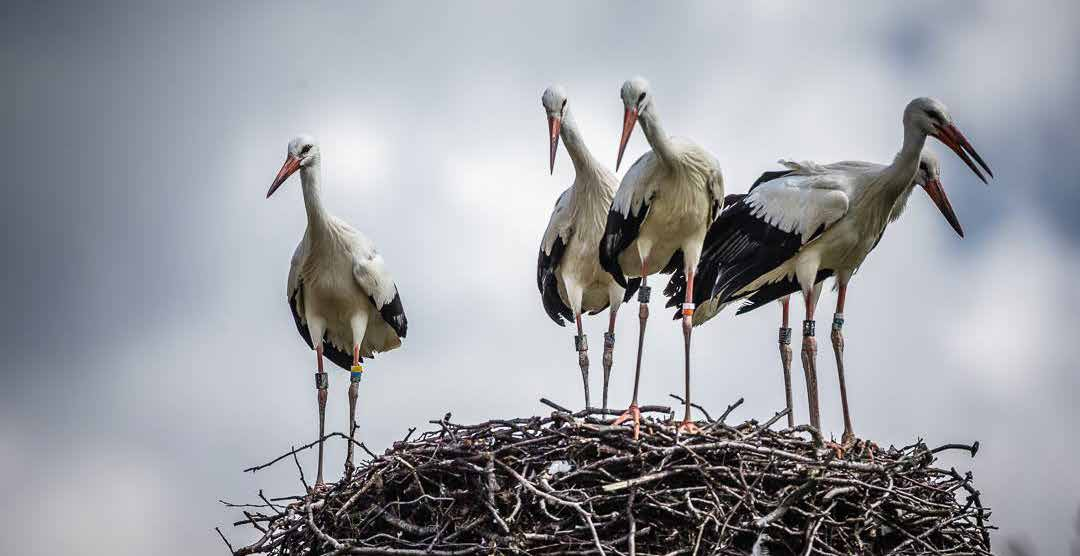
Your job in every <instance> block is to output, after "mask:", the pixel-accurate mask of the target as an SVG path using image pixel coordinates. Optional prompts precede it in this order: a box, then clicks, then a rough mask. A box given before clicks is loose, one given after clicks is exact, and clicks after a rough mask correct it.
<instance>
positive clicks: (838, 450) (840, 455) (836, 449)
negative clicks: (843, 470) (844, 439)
mask: <svg viewBox="0 0 1080 556" xmlns="http://www.w3.org/2000/svg"><path fill="white" fill-rule="evenodd" d="M825 447H826V448H828V449H830V450H832V451H833V453H834V454H836V459H844V451H845V449H844V447H843V446H841V445H839V444H837V443H835V442H833V441H831V440H830V441H828V442H826V443H825Z"/></svg>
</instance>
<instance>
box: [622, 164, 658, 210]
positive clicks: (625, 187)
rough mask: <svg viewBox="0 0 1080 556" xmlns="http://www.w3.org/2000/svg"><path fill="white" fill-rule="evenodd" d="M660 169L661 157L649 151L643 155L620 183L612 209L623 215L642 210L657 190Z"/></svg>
mask: <svg viewBox="0 0 1080 556" xmlns="http://www.w3.org/2000/svg"><path fill="white" fill-rule="evenodd" d="M660 171H661V164H660V158H659V157H658V156H656V154H655V153H653V152H652V151H649V152H647V153H645V154H643V155H641V156H640V157H639V158H638V159H637V160H636V161H635V162H634V164H633V165H632V166H630V169H629V170H627V171H626V175H624V176H623V179H622V181H621V182H620V183H619V189H618V191H616V192H615V200H614V201H613V202H612V205H611V210H612V211H615V212H618V213H620V214H622V215H623V216H627V215H629V214H630V213H631V212H633V213H634V214H637V213H638V212H640V209H641V205H642V204H643V203H646V202H648V200H649V199H651V198H652V196H653V194H654V193H655V192H656V187H657V179H656V178H657V177H658V174H659V172H660Z"/></svg>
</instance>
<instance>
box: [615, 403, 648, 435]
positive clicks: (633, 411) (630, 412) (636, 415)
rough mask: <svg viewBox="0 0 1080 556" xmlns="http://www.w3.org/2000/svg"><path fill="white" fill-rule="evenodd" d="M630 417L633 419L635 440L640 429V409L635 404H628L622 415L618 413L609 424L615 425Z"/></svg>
mask: <svg viewBox="0 0 1080 556" xmlns="http://www.w3.org/2000/svg"><path fill="white" fill-rule="evenodd" d="M631 419H633V421H634V440H637V439H638V436H640V431H641V411H640V410H639V409H638V406H637V404H630V407H629V408H627V410H626V411H624V412H623V413H622V415H619V417H618V418H616V419H615V421H613V422H612V423H611V425H612V426H613V427H617V426H619V425H621V424H623V423H625V422H626V421H628V420H631Z"/></svg>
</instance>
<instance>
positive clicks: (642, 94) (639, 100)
mask: <svg viewBox="0 0 1080 556" xmlns="http://www.w3.org/2000/svg"><path fill="white" fill-rule="evenodd" d="M643 100H645V93H644V92H642V93H641V94H640V95H638V97H637V101H638V103H639V104H640V103H641V101H643Z"/></svg>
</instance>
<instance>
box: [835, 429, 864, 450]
mask: <svg viewBox="0 0 1080 556" xmlns="http://www.w3.org/2000/svg"><path fill="white" fill-rule="evenodd" d="M859 442H860V441H859V439H858V438H855V433H853V432H851V431H844V434H843V435H842V436H841V437H840V445H841V446H843V447H844V450H850V449H852V448H854V447H855V446H856V445H857V444H859Z"/></svg>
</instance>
